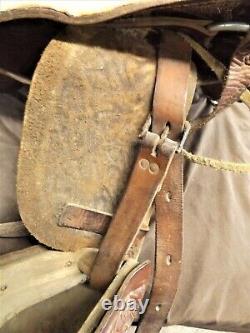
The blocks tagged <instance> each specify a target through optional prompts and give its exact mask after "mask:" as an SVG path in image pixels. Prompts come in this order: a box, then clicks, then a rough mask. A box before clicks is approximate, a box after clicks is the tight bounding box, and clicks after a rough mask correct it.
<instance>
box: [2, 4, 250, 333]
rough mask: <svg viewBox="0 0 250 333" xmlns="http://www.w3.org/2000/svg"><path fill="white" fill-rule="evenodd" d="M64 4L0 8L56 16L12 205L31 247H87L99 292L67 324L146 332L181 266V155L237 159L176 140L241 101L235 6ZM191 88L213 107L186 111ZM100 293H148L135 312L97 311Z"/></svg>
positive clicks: (159, 323)
mask: <svg viewBox="0 0 250 333" xmlns="http://www.w3.org/2000/svg"><path fill="white" fill-rule="evenodd" d="M72 3H73V2H70V5H69V2H68V4H67V5H66V4H65V3H64V5H63V6H65V7H62V5H61V4H57V2H56V1H51V2H50V3H49V5H48V4H46V5H44V3H42V2H41V4H40V5H39V7H38V5H37V3H36V4H34V5H32V4H29V5H27V4H26V3H25V1H24V2H22V3H20V2H14V1H13V2H7V1H3V2H2V4H1V10H0V21H2V22H5V21H9V20H13V19H20V18H46V19H52V20H56V21H60V22H63V23H65V24H66V27H65V28H64V29H63V30H62V31H61V32H60V33H59V35H57V36H56V37H55V38H53V39H52V40H51V42H50V43H49V44H48V46H47V48H46V49H45V51H44V53H43V54H42V56H41V59H40V61H39V63H38V64H37V67H36V70H35V73H34V75H33V78H32V83H31V87H30V92H29V97H28V101H27V104H26V109H25V118H24V126H23V133H22V142H21V149H20V155H19V163H18V178H17V196H18V205H19V210H20V215H21V217H22V221H23V223H24V224H25V226H26V227H27V229H28V230H29V232H30V233H31V234H32V235H34V236H35V237H36V238H37V239H38V240H39V242H41V243H42V244H45V245H47V246H49V247H51V248H53V249H56V250H61V251H78V250H82V249H87V250H88V251H87V252H86V253H87V255H83V256H82V258H81V259H80V260H79V263H80V264H79V265H80V269H81V270H82V271H83V272H84V273H85V274H87V275H88V283H89V285H90V286H91V288H94V289H97V290H100V291H101V292H103V296H102V298H101V299H100V301H99V302H98V303H97V305H96V307H95V308H94V309H93V311H92V312H91V314H90V315H89V317H88V318H87V320H86V321H85V322H84V323H83V326H82V327H81V328H80V330H79V332H83V333H88V332H89V333H91V332H127V331H128V329H129V327H130V326H131V325H132V323H133V322H136V323H137V324H136V325H137V332H140V333H143V332H152V333H153V332H159V331H160V329H161V328H162V327H164V326H166V325H168V324H172V322H174V320H172V319H171V310H172V309H173V303H174V300H175V299H176V293H177V290H178V283H179V279H180V274H181V267H182V260H183V239H184V242H185V234H184V237H183V214H184V213H183V206H184V200H183V192H184V185H183V184H184V178H183V177H184V158H187V159H189V160H191V161H193V162H195V163H198V164H202V165H206V166H211V167H214V168H216V169H221V170H230V171H235V172H244V170H248V169H249V165H243V163H242V164H241V163H233V162H232V163H231V164H230V163H229V164H228V163H223V161H222V162H221V161H217V160H211V159H209V158H206V157H201V156H198V157H197V156H195V155H194V154H192V153H191V152H188V151H187V150H186V149H185V147H184V145H185V143H186V141H187V140H188V137H189V135H191V134H192V133H194V132H195V131H200V130H201V128H202V127H203V126H204V125H205V124H206V123H207V122H208V121H210V120H211V119H212V118H214V117H215V116H217V114H218V113H222V112H223V111H224V110H225V109H226V108H227V107H229V106H231V105H232V104H233V103H235V102H238V101H241V103H242V104H245V105H246V108H248V109H249V107H250V97H249V95H250V93H249V90H248V88H249V86H250V60H249V59H250V39H249V38H250V35H249V24H248V21H249V2H248V1H243V0H242V1H236V0H234V1H227V2H226V3H225V1H217V2H216V3H215V2H214V1H184V0H183V1H167V0H165V1H158V0H156V1H120V2H108V1H104V2H103V3H102V4H101V3H100V4H99V5H98V6H97V7H96V5H94V2H91V1H89V2H86V1H85V2H82V3H81V4H78V6H77V7H74V6H73V5H72ZM87 3H88V6H87ZM229 18H230V19H229ZM230 36H232V40H231V39H230ZM228 39H229V40H230V41H232V42H230V43H229V42H228ZM222 42H225V43H227V44H226V45H228V51H227V52H222V50H221V49H220V48H218V45H219V44H220V43H222ZM216 45H217V47H216ZM216 52H217V53H218V54H217V53H216ZM204 77H205V78H204ZM204 81H205V84H204V83H202V84H201V82H204ZM201 85H204V86H206V87H205V88H206V89H207V90H206V93H207V95H208V96H209V100H210V101H211V104H212V107H213V108H212V111H211V112H210V113H209V114H206V115H203V116H202V117H199V118H196V119H191V118H190V109H191V105H192V103H193V102H194V100H195V94H196V93H197V89H198V88H197V87H200V86H201ZM215 121H216V120H215ZM245 164H246V163H245ZM149 234H151V235H153V237H152V238H153V241H152V242H151V243H148V242H149V236H148V235H149ZM147 244H150V255H149V254H148V253H147V255H146V260H145V256H142V252H143V248H145V246H147ZM86 262H87V265H86ZM81 265H82V266H81ZM114 294H115V295H118V296H119V297H120V299H121V300H123V301H124V302H125V304H126V301H128V300H135V301H136V304H138V302H139V301H141V302H142V301H143V300H145V299H148V305H147V308H146V310H145V313H143V314H141V316H139V314H138V312H139V310H138V307H137V308H136V309H134V310H133V311H131V310H129V309H127V308H126V309H125V310H124V311H115V310H114V308H113V307H111V309H109V310H107V311H106V312H104V311H103V309H101V308H102V304H103V303H102V302H103V300H105V299H111V300H114ZM212 317H213V316H212ZM244 318H245V317H244ZM244 320H245V319H244ZM245 322H246V325H247V324H248V325H250V323H249V322H247V321H245ZM177 323H178V324H182V322H177ZM194 326H204V325H202V324H201V325H200V324H199V323H198V324H197V323H195V325H194ZM208 326H209V325H208ZM236 326H237V325H235V326H233V325H232V326H231V327H233V329H234V327H236ZM221 327H222V326H221ZM221 327H216V326H215V328H219V329H220V328H221ZM248 327H249V326H248ZM213 328H214V327H213ZM237 329H239V328H238V327H237Z"/></svg>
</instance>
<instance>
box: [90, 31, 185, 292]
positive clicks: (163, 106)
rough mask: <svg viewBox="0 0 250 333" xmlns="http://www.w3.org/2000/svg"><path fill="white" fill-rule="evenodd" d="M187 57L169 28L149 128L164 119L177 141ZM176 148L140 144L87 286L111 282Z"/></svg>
mask: <svg viewBox="0 0 250 333" xmlns="http://www.w3.org/2000/svg"><path fill="white" fill-rule="evenodd" d="M180 50H181V52H180ZM190 55H191V48H190V47H189V45H188V44H187V43H186V42H185V41H183V39H182V38H181V37H179V36H178V35H176V34H175V33H173V32H167V33H166V34H165V35H164V38H163V39H162V43H161V47H160V53H159V63H158V71H157V79H156V86H155V94H154V102H153V127H152V128H153V132H154V133H155V134H158V135H160V134H161V133H162V132H163V130H164V129H165V127H166V124H167V123H170V125H171V138H172V139H178V138H179V136H180V134H181V132H182V130H183V124H184V120H185V111H186V108H185V105H186V101H187V87H188V82H189V76H190V68H191V66H190ZM167 78H169V80H168V79H167ZM176 148H177V146H176V145H171V144H170V145H169V147H168V149H167V155H162V154H160V153H159V154H157V155H156V156H153V155H152V149H151V148H148V147H141V149H140V151H139V154H138V157H137V160H136V162H135V167H134V170H133V172H132V174H131V177H130V180H129V183H128V187H127V190H126V192H125V194H124V196H123V198H122V200H121V203H120V205H119V207H118V210H117V212H116V214H115V216H114V218H113V220H112V222H111V225H110V227H109V229H108V232H107V234H106V236H105V238H104V240H103V242H102V244H101V247H100V250H99V254H98V256H97V259H96V261H95V264H94V267H93V270H92V272H91V275H90V283H91V285H92V286H93V287H95V288H98V289H104V288H106V287H107V286H108V284H109V283H110V282H111V281H112V279H113V277H114V275H115V274H116V272H117V270H118V269H119V267H120V265H121V263H122V260H123V258H124V256H125V254H126V253H127V251H128V250H129V248H130V246H131V245H132V244H133V241H134V239H135V237H136V235H137V233H138V230H139V228H140V225H141V223H142V220H143V217H144V216H145V214H146V212H147V211H148V209H149V208H150V207H151V205H152V202H153V200H154V198H155V196H156V194H157V192H159V190H160V188H161V187H162V184H163V181H164V179H165V177H166V175H167V173H168V170H169V167H170V165H171V162H172V160H173V158H174V155H175V151H176ZM178 177H179V174H178ZM180 209H181V207H180ZM177 246H179V245H178V244H177Z"/></svg>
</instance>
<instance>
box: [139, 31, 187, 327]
mask: <svg viewBox="0 0 250 333" xmlns="http://www.w3.org/2000/svg"><path fill="white" fill-rule="evenodd" d="M163 42H164V44H163V45H164V49H162V50H161V53H162V54H161V58H160V61H159V67H158V75H159V76H160V78H161V82H160V81H158V84H159V85H160V86H161V87H165V89H166V90H165V96H164V100H165V108H164V113H165V119H167V120H168V122H169V124H170V128H171V130H170V133H169V137H170V138H172V139H174V140H176V139H178V137H179V136H180V134H181V133H182V130H183V125H184V121H185V117H186V112H187V103H188V99H189V98H188V97H189V96H188V94H189V78H190V71H191V48H190V46H189V45H188V44H187V43H186V42H184V41H183V40H181V39H180V38H178V37H177V36H175V35H173V34H167V35H165V39H164V41H163ZM161 89H162V88H161ZM154 111H155V115H154V116H155V118H158V119H159V118H162V110H161V108H160V109H158V108H154ZM158 112H159V113H160V115H158ZM182 183H183V160H182V157H181V156H180V155H178V154H176V155H175V156H174V158H173V161H172V163H171V165H170V167H169V170H168V174H167V177H166V179H165V181H164V184H163V187H162V189H161V191H160V192H159V193H158V194H157V196H156V199H155V220H156V228H155V230H156V235H155V271H154V277H153V285H152V290H151V296H150V302H149V305H148V308H147V310H146V313H145V315H144V317H143V320H142V321H141V323H140V325H139V327H138V332H140V333H142V332H150V333H154V332H159V331H160V329H161V327H162V326H163V325H164V324H165V323H166V318H167V315H168V312H169V310H170V307H171V305H172V302H173V300H174V297H175V294H176V290H177V284H178V279H179V275H180V270H181V258H182V210H183V204H182V202H183V189H182Z"/></svg>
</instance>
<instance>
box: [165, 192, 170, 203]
mask: <svg viewBox="0 0 250 333" xmlns="http://www.w3.org/2000/svg"><path fill="white" fill-rule="evenodd" d="M165 200H166V201H167V202H170V201H171V200H172V193H171V192H169V191H168V192H166V194H165Z"/></svg>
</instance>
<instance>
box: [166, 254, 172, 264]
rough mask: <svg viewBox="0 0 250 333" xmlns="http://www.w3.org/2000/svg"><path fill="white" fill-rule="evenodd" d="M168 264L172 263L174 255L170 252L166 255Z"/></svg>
mask: <svg viewBox="0 0 250 333" xmlns="http://www.w3.org/2000/svg"><path fill="white" fill-rule="evenodd" d="M166 264H167V266H170V265H171V264H172V256H171V255H170V254H168V255H167V257H166Z"/></svg>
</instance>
